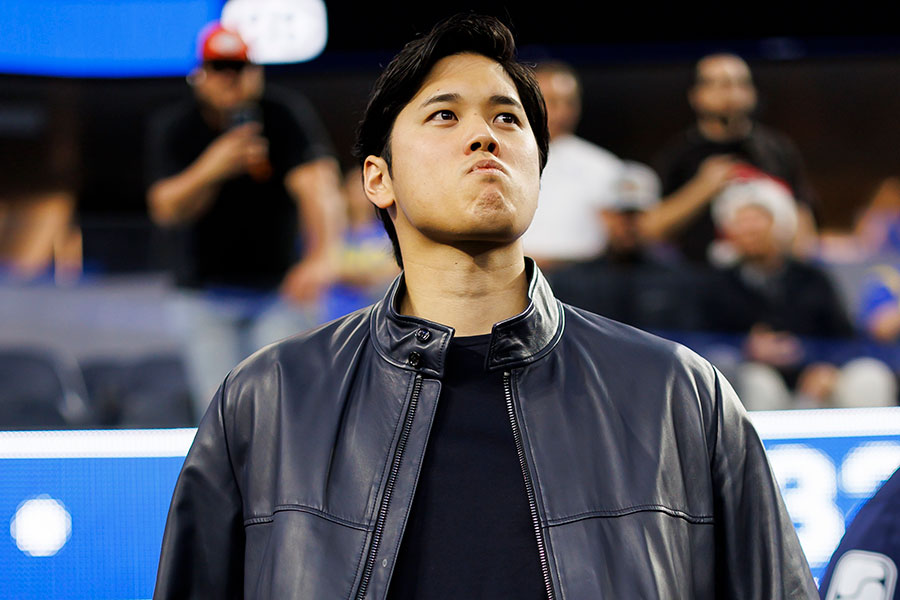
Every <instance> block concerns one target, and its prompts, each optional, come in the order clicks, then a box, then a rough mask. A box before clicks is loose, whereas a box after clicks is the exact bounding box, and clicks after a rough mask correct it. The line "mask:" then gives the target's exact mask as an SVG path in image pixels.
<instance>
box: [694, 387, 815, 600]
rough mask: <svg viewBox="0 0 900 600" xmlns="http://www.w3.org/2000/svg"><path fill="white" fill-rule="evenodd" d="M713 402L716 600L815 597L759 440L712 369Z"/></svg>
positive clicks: (744, 415)
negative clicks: (714, 420) (713, 376)
mask: <svg viewBox="0 0 900 600" xmlns="http://www.w3.org/2000/svg"><path fill="white" fill-rule="evenodd" d="M715 401H716V403H715V408H716V411H715V416H716V423H715V438H714V447H713V452H712V456H711V461H712V464H711V470H712V481H713V486H714V495H715V516H714V522H715V525H714V526H715V529H716V534H715V535H716V546H717V548H716V598H728V599H735V600H736V599H748V600H749V599H754V600H763V599H765V600H780V599H791V600H794V599H800V598H803V599H813V598H818V592H817V591H816V585H815V583H814V581H813V578H812V575H811V574H810V571H809V565H808V563H807V562H806V557H805V556H804V554H803V550H802V549H801V547H800V541H799V540H798V539H797V534H796V532H795V530H794V525H793V523H792V521H791V517H790V516H789V515H788V513H787V509H786V508H785V505H784V501H783V500H782V498H781V492H780V491H779V488H778V484H777V482H776V481H775V477H774V475H773V474H772V470H771V468H770V467H769V462H768V460H767V458H766V454H765V449H764V448H763V445H762V442H761V441H760V439H759V436H758V435H757V433H756V430H755V429H754V428H753V425H752V424H751V422H750V420H749V418H748V416H747V413H746V411H745V410H744V408H743V406H742V405H741V403H740V400H739V399H738V397H737V394H735V392H734V390H733V389H732V388H731V386H730V385H729V383H728V382H727V381H726V380H725V378H724V377H723V376H722V374H721V373H719V372H718V371H717V370H716V371H715Z"/></svg>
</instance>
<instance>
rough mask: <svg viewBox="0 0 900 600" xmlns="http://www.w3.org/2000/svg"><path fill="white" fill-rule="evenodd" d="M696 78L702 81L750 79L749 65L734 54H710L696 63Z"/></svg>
mask: <svg viewBox="0 0 900 600" xmlns="http://www.w3.org/2000/svg"><path fill="white" fill-rule="evenodd" d="M697 75H698V79H700V80H701V82H702V81H704V80H705V81H710V80H713V81H716V80H725V79H728V80H735V79H739V80H745V81H749V80H750V67H748V66H747V63H745V62H744V61H743V60H741V59H740V58H738V57H736V56H712V57H709V58H705V59H703V60H701V61H700V62H699V63H698V64H697Z"/></svg>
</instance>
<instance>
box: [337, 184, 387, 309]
mask: <svg viewBox="0 0 900 600" xmlns="http://www.w3.org/2000/svg"><path fill="white" fill-rule="evenodd" d="M361 171H362V170H361V169H360V168H359V167H355V168H353V169H352V170H351V171H349V172H348V173H347V175H346V176H345V177H344V185H343V193H344V201H345V203H346V208H347V228H346V230H345V231H344V236H343V240H342V241H341V249H340V253H339V257H338V271H337V272H338V274H337V281H336V282H335V284H334V285H333V286H332V287H331V289H330V290H329V291H328V296H327V300H326V315H325V319H326V320H329V321H330V320H331V319H336V318H338V317H341V316H343V315H345V314H347V313H350V312H352V311H354V310H356V309H358V308H362V307H364V306H368V305H369V304H372V303H373V302H375V301H376V300H378V299H380V298H381V297H382V296H383V295H384V291H385V289H386V288H387V286H388V284H389V283H390V282H391V280H393V278H394V277H396V276H397V274H398V273H399V272H400V269H399V268H398V267H397V262H396V261H395V260H394V256H393V251H392V249H391V240H390V238H388V235H387V233H385V231H384V225H383V224H382V222H381V220H380V219H379V218H378V216H377V213H376V212H375V207H374V206H373V205H372V203H371V202H370V201H369V198H368V197H367V196H366V193H365V190H364V189H363V185H362V172H361Z"/></svg>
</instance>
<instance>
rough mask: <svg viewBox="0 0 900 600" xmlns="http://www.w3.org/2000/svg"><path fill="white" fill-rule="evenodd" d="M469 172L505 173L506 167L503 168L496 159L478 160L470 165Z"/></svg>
mask: <svg viewBox="0 0 900 600" xmlns="http://www.w3.org/2000/svg"><path fill="white" fill-rule="evenodd" d="M469 173H504V174H505V173H506V169H504V168H503V165H501V164H500V163H499V162H497V161H496V160H479V161H478V162H477V163H475V164H474V165H472V167H471V168H470V169H469Z"/></svg>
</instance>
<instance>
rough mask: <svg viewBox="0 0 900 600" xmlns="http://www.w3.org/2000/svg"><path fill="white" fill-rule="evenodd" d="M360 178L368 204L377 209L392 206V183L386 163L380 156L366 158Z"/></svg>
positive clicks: (394, 199)
mask: <svg viewBox="0 0 900 600" xmlns="http://www.w3.org/2000/svg"><path fill="white" fill-rule="evenodd" d="M362 177H363V188H364V189H365V190H366V196H367V197H368V198H369V202H371V203H372V204H374V205H375V206H377V207H378V208H386V209H390V208H391V207H392V206H394V203H395V201H396V198H395V197H394V182H393V180H392V179H391V173H390V170H389V169H388V165H387V161H385V160H384V159H383V158H381V157H380V156H373V155H369V156H367V157H366V160H365V162H364V163H363V173H362Z"/></svg>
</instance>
